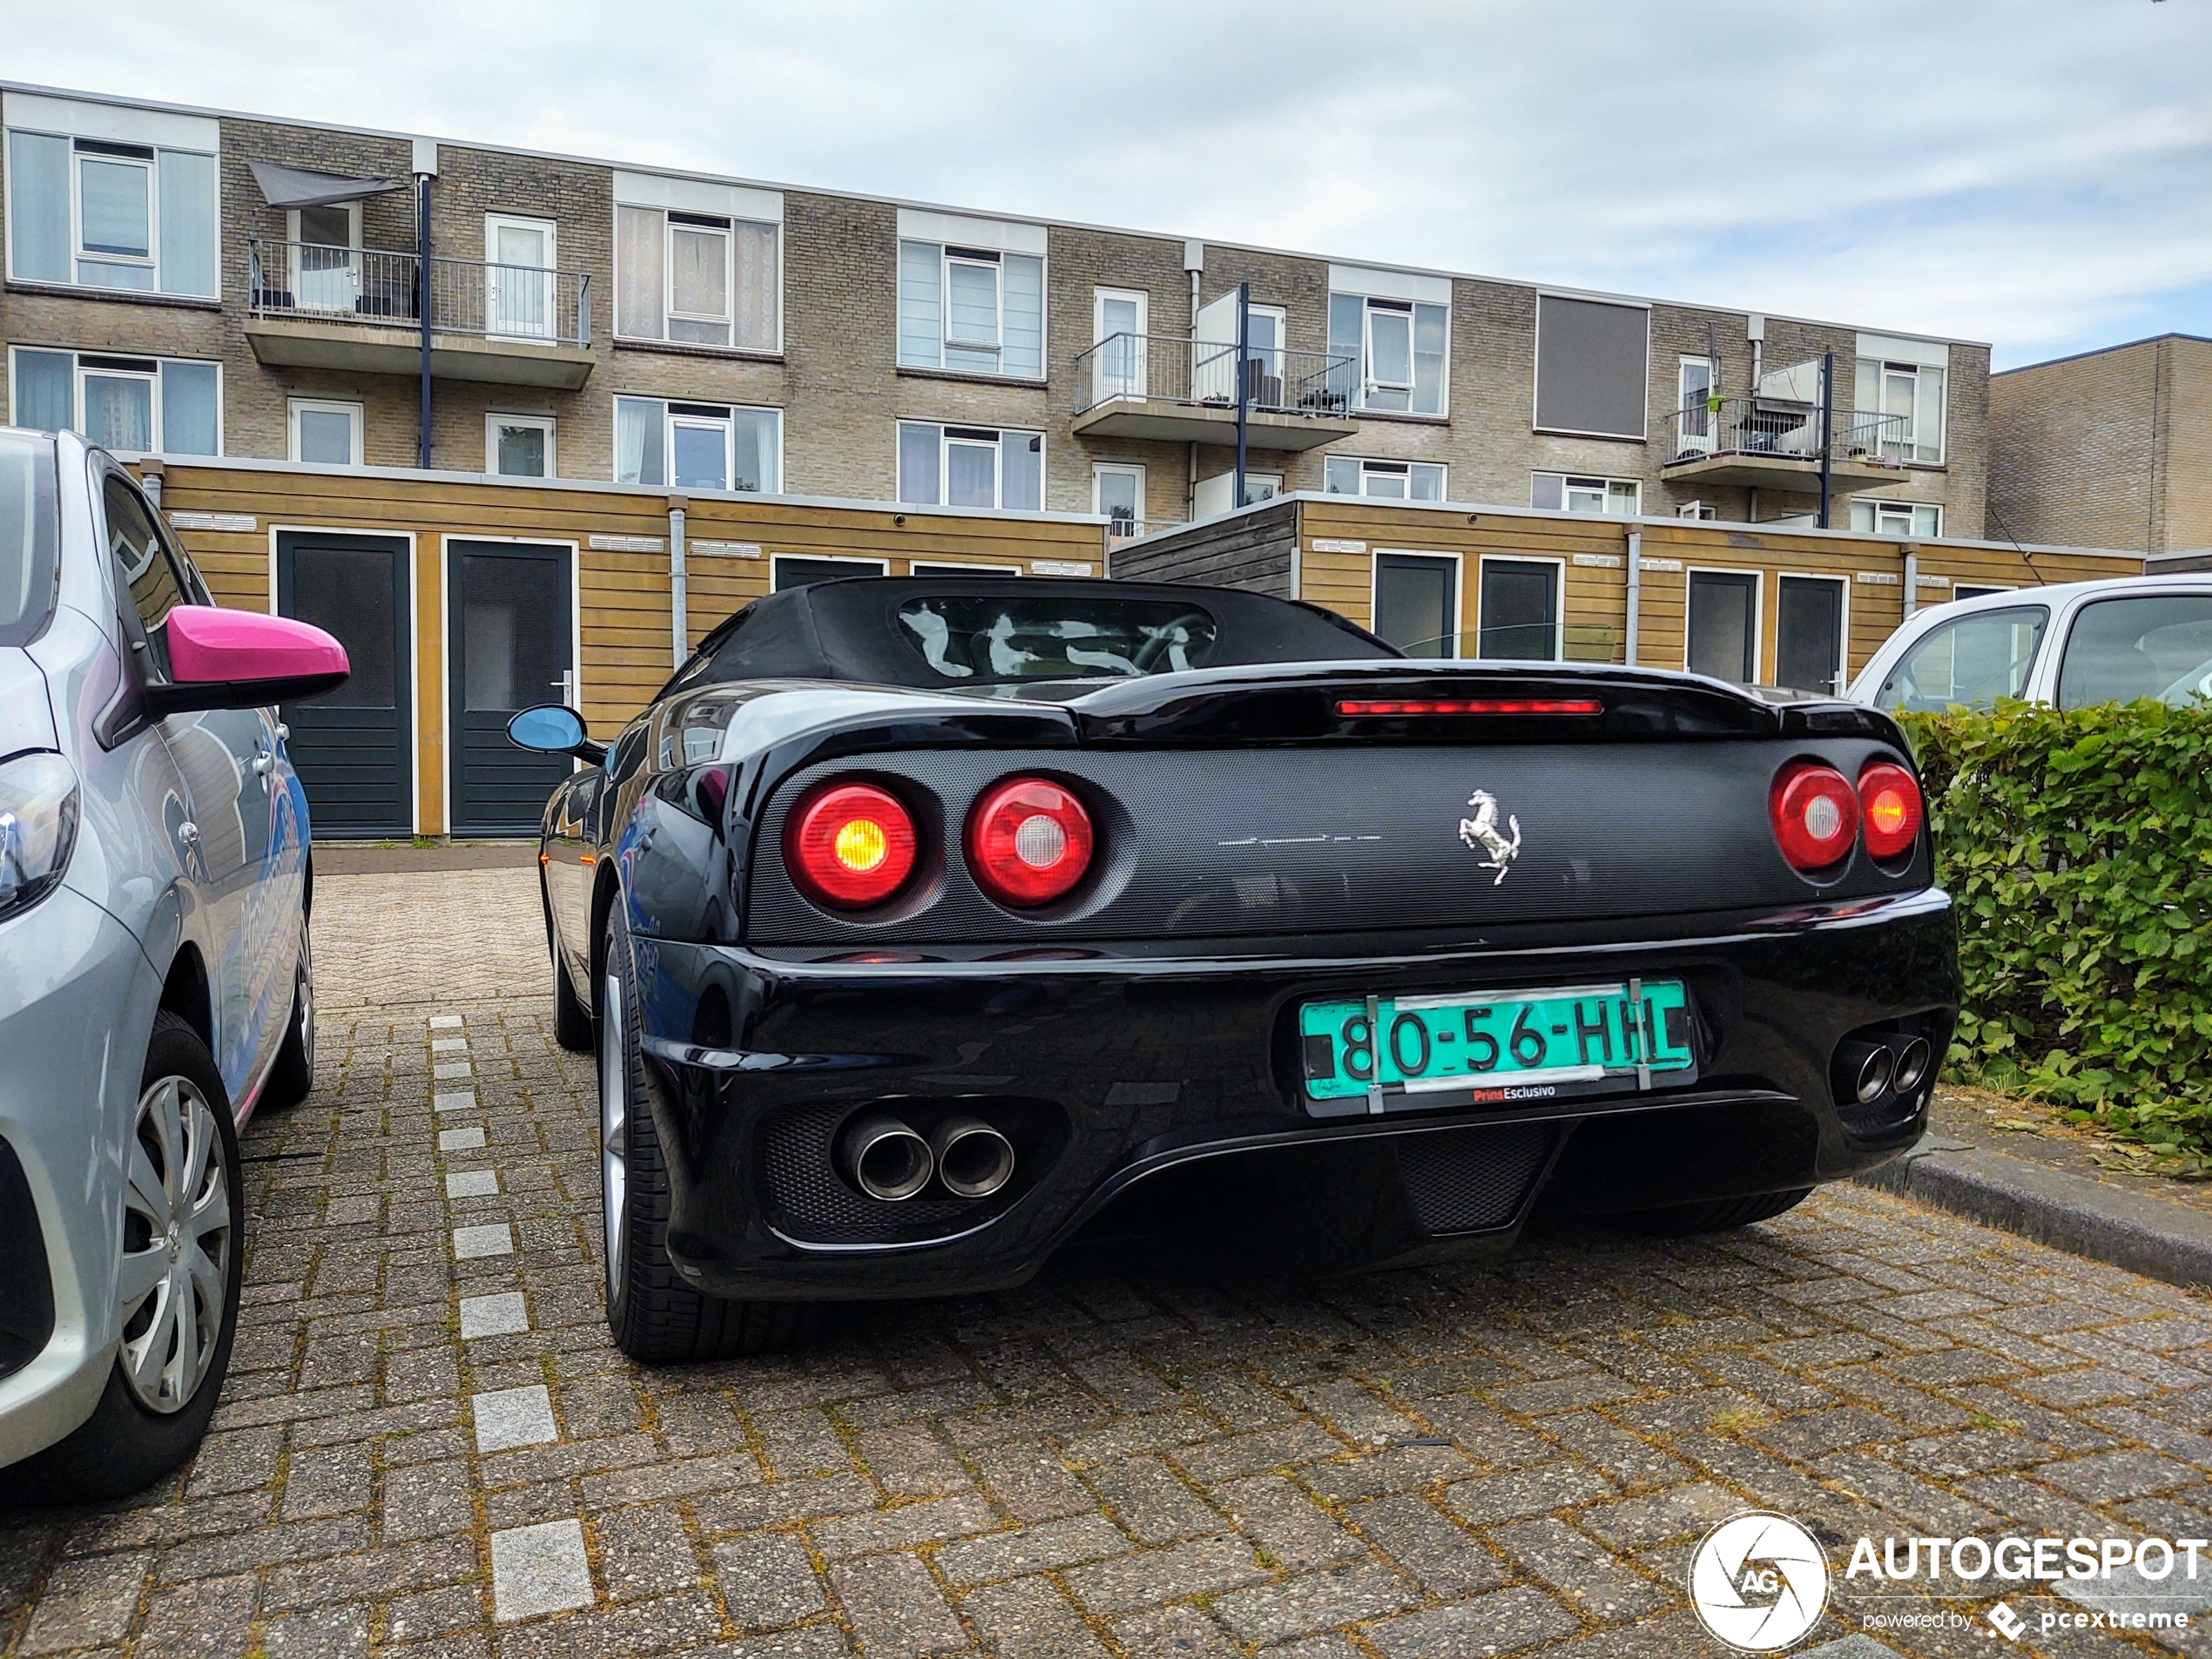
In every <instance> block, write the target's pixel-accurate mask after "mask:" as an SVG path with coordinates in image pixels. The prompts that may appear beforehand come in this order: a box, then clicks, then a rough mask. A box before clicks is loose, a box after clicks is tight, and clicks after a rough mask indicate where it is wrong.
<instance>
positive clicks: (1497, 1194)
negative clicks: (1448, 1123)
mask: <svg viewBox="0 0 2212 1659" xmlns="http://www.w3.org/2000/svg"><path fill="white" fill-rule="evenodd" d="M1556 1133H1557V1131H1556V1130H1554V1129H1553V1127H1552V1126H1551V1125H1549V1124H1548V1123H1521V1124H1514V1125H1510V1126H1507V1127H1501V1128H1498V1129H1453V1130H1438V1131H1437V1132H1436V1133H1434V1134H1433V1135H1408V1136H1406V1137H1405V1138H1404V1139H1402V1140H1400V1141H1399V1143H1398V1168H1399V1173H1400V1174H1401V1175H1403V1176H1404V1177H1405V1181H1406V1197H1408V1198H1410V1199H1412V1201H1413V1213H1414V1214H1415V1215H1416V1216H1418V1217H1420V1223H1421V1225H1422V1226H1423V1227H1424V1228H1426V1230H1427V1231H1430V1232H1433V1233H1469V1232H1482V1231H1487V1229H1490V1228H1493V1227H1503V1226H1506V1225H1507V1224H1510V1223H1511V1222H1512V1220H1513V1218H1514V1217H1515V1216H1517V1215H1519V1214H1520V1213H1521V1203H1522V1201H1523V1200H1524V1199H1526V1198H1527V1196H1528V1189H1529V1188H1530V1187H1531V1186H1532V1185H1534V1183H1535V1180H1536V1177H1537V1176H1538V1175H1539V1174H1541V1172H1542V1170H1543V1167H1544V1160H1545V1159H1546V1158H1548V1157H1550V1156H1551V1150H1552V1137H1553V1136H1554V1135H1555V1134H1556Z"/></svg>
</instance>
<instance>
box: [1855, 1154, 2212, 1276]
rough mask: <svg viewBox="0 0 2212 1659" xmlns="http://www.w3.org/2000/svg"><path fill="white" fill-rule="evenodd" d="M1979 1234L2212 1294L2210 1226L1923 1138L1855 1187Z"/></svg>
mask: <svg viewBox="0 0 2212 1659" xmlns="http://www.w3.org/2000/svg"><path fill="white" fill-rule="evenodd" d="M1855 1178H1856V1179H1857V1180H1858V1182H1859V1184H1861V1185H1863V1186H1870V1187H1878V1188H1880V1189H1881V1190H1884V1191H1885V1192H1895V1193H1899V1194H1902V1195H1903V1196H1904V1197H1908V1198H1912V1199H1916V1200H1918V1201H1919V1203H1921V1204H1932V1205H1933V1206H1935V1207H1936V1208H1937V1209H1939V1210H1948V1211H1952V1213H1953V1214H1955V1215H1960V1216H1964V1217H1966V1218H1967V1219H1968V1220H1969V1221H1978V1222H1979V1223H1981V1224H1983V1225H1984V1226H1986V1227H2001V1228H2003V1229H2004V1230H2005V1231H2007V1232H2014V1233H2019V1234H2020V1235H2021V1236H2022V1237H2023V1238H2033V1239H2034V1240H2035V1241H2036V1242H2037V1243H2038V1244H2049V1245H2052V1246H2054V1248H2056V1249H2059V1250H2065V1251H2072V1252H2073V1253H2074V1254H2075V1255H2077V1256H2087V1257H2088V1258H2090V1259H2091V1260H2093V1261H2100V1262H2109V1263H2111V1264H2112V1265H2114V1267H2124V1268H2126V1269H2127V1270H2128V1271H2130V1272H2133V1273H2141V1274H2142V1275H2143V1276H2144V1277H2145V1278H2156V1279H2163V1280H2165V1281H2166V1283H2168V1284H2169V1285H2212V1216H2208V1215H2205V1214H2204V1213H2203V1212H2202V1211H2197V1210H2195V1209H2192V1208H2190V1207H2189V1206H2188V1205H2187V1204H2169V1203H2168V1202H2167V1201H2166V1200H2165V1199H2163V1198H2154V1197H2147V1196H2144V1195H2141V1194H2137V1193H2132V1192H2127V1191H2123V1190H2121V1189H2119V1188H2116V1187H2109V1186H2107V1185H2105V1184H2104V1183H2102V1182H2101V1181H2093V1180H2091V1179H2089V1178H2088V1177H2087V1176H2080V1175H2072V1174H2069V1173H2067V1171H2065V1170H2051V1169H2046V1168H2044V1167H2043V1166H2042V1165H2041V1164H2037V1163H2024V1162H2022V1161H2021V1160H2020V1159H2019V1158H2013V1157H2006V1156H2005V1155H2004V1154H2002V1153H2000V1152H1986V1151H1983V1150H1980V1149H1979V1148H1978V1147H1974V1146H1970V1145H1968V1144H1967V1143H1965V1142H1963V1141H1946V1140H1939V1139H1937V1138H1936V1137H1934V1136H1927V1137H1925V1138H1924V1139H1922V1141H1921V1142H1920V1143H1919V1145H1917V1146H1915V1147H1914V1148H1913V1149H1912V1150H1911V1151H1909V1152H1907V1153H1906V1154H1905V1156H1904V1157H1901V1158H1899V1159H1898V1161H1897V1162H1896V1163H1885V1164H1884V1165H1883V1166H1882V1167H1881V1168H1879V1169H1878V1170H1868V1171H1867V1172H1866V1173H1865V1174H1864V1175H1861V1176H1858V1177H1855Z"/></svg>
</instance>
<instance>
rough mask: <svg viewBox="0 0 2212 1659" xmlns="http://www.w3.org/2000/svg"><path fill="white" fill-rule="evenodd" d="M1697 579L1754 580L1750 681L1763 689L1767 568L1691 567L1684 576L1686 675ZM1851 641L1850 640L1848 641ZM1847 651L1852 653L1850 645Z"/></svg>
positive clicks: (1683, 641) (1739, 565)
mask: <svg viewBox="0 0 2212 1659" xmlns="http://www.w3.org/2000/svg"><path fill="white" fill-rule="evenodd" d="M1698 576H1748V577H1750V578H1751V678H1750V679H1749V680H1748V681H1746V682H1745V684H1747V685H1765V684H1766V681H1765V680H1764V678H1761V677H1762V676H1763V675H1764V674H1765V672H1766V577H1767V573H1766V570H1764V567H1762V566H1758V565H1744V564H1691V565H1685V566H1684V567H1683V573H1682V666H1683V672H1684V673H1685V674H1687V673H1689V671H1690V668H1689V620H1690V618H1689V607H1690V600H1691V595H1692V593H1693V591H1694V590H1695V589H1696V583H1695V582H1694V581H1692V580H1691V578H1692V577H1698ZM1847 639H1848V637H1847ZM1845 650H1846V651H1848V650H1849V645H1848V643H1847V644H1846V645H1845Z"/></svg>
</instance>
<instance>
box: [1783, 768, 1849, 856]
mask: <svg viewBox="0 0 2212 1659" xmlns="http://www.w3.org/2000/svg"><path fill="white" fill-rule="evenodd" d="M1767 813H1768V816H1770V818H1772V819H1773V820H1774V839H1775V840H1776V841H1777V843H1779V844H1780V846H1781V848H1782V856H1783V857H1784V858H1785V859H1787V860H1790V867H1791V869H1793V870H1796V871H1797V872H1798V873H1800V874H1806V875H1810V874H1811V873H1814V872H1815V871H1818V870H1825V869H1828V868H1830V867H1831V866H1834V865H1838V864H1841V863H1842V862H1843V861H1844V858H1845V857H1846V856H1847V855H1848V854H1849V853H1850V852H1851V843H1852V841H1854V840H1856V839H1858V796H1857V795H1854V794H1853V793H1851V784H1850V781H1849V780H1848V779H1845V778H1844V774H1843V773H1842V772H1838V771H1837V770H1836V769H1835V768H1834V767H1833V766H1814V765H1796V766H1790V767H1785V768H1784V770H1783V772H1782V773H1781V775H1780V776H1778V777H1777V778H1776V779H1775V780H1774V790H1773V792H1772V793H1771V794H1770V795H1769V796H1768V797H1767Z"/></svg>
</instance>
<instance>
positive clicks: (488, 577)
mask: <svg viewBox="0 0 2212 1659" xmlns="http://www.w3.org/2000/svg"><path fill="white" fill-rule="evenodd" d="M574 559H575V555H574V554H573V553H572V552H570V550H569V549H567V548H565V547H547V546H544V545H542V544H540V543H529V542H462V541H455V542H449V543H447V544H446V583H447V594H446V617H447V629H448V637H447V644H446V650H447V653H448V655H447V663H448V669H447V676H446V678H447V682H448V725H447V728H446V730H447V743H448V752H449V754H450V757H451V759H450V761H449V765H448V774H447V775H448V778H449V779H451V783H452V791H453V810H452V813H451V824H452V830H453V833H454V834H455V835H534V834H536V833H537V827H538V818H539V815H540V814H541V813H543V811H544V809H545V798H546V797H547V796H548V795H550V794H551V793H552V792H553V789H554V786H556V785H557V784H558V783H559V782H560V781H561V779H563V778H565V777H567V776H568V775H569V772H570V770H571V768H572V763H571V762H570V760H569V759H568V758H567V757H566V756H565V755H542V754H536V753H533V752H531V751H529V750H528V749H518V748H516V746H515V745H513V744H511V743H509V741H508V740H507V722H508V721H509V719H510V718H513V716H514V713H515V711H516V710H517V709H526V708H529V707H532V706H533V705H536V704H539V703H559V702H563V701H573V700H574V698H575V695H576V692H575V687H576V658H575V647H574V644H573V643H572V642H573V639H574V633H573V631H572V617H573V616H574V611H573V609H572V606H573V604H574V597H573V593H572V590H571V586H570V572H571V569H572V566H573V563H574Z"/></svg>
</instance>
